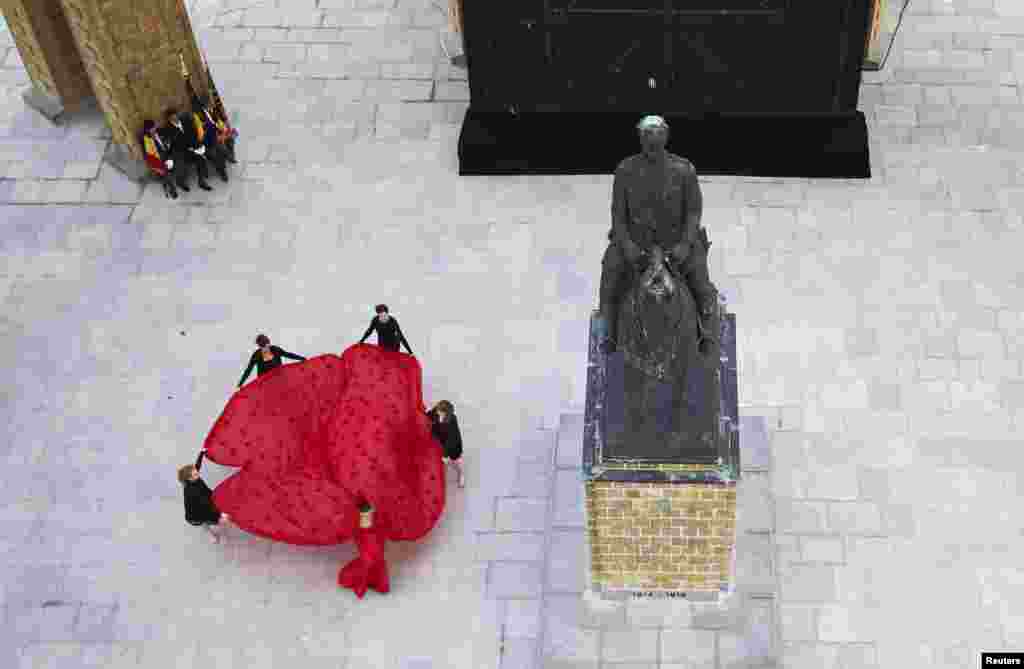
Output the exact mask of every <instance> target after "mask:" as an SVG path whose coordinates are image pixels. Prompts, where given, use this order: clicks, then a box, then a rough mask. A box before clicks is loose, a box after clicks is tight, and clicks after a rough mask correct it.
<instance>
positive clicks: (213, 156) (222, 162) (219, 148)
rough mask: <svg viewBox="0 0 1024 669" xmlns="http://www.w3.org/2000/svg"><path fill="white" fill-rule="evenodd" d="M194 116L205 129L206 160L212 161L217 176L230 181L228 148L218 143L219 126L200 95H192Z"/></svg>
mask: <svg viewBox="0 0 1024 669" xmlns="http://www.w3.org/2000/svg"><path fill="white" fill-rule="evenodd" d="M192 115H193V117H194V118H195V120H196V122H197V123H198V124H200V125H201V126H202V128H203V146H205V147H206V159H207V160H209V161H210V163H211V164H212V165H213V167H214V169H215V170H217V174H218V175H219V176H220V178H221V179H223V180H224V182H225V183H227V181H228V169H227V163H228V155H227V148H226V147H225V146H224V145H222V144H221V143H220V142H218V141H217V124H216V123H214V121H213V115H212V114H210V110H209V108H208V107H207V105H206V103H205V102H204V101H203V99H202V98H200V97H199V96H198V95H195V94H193V95H192Z"/></svg>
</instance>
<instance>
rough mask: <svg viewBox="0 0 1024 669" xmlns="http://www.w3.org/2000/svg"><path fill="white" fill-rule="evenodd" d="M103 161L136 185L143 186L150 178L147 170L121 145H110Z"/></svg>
mask: <svg viewBox="0 0 1024 669" xmlns="http://www.w3.org/2000/svg"><path fill="white" fill-rule="evenodd" d="M103 161H104V162H106V163H107V164H109V165H110V166H111V167H113V168H114V169H115V170H117V171H118V172H120V173H121V174H123V175H125V176H126V177H128V178H129V179H131V180H132V181H135V182H136V183H140V184H144V183H146V182H148V181H149V180H150V179H151V178H152V177H151V175H150V172H149V168H148V167H146V165H145V164H144V163H143V162H142V161H141V160H139V159H137V158H135V157H134V156H133V155H132V154H131V153H130V152H129V151H128V148H127V147H125V146H124V145H123V144H117V143H111V144H110V147H109V148H108V149H107V153H106V155H104V156H103Z"/></svg>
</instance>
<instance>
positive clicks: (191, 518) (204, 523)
mask: <svg viewBox="0 0 1024 669" xmlns="http://www.w3.org/2000/svg"><path fill="white" fill-rule="evenodd" d="M205 456H206V449H205V448H204V449H203V450H201V451H199V457H198V458H196V463H195V464H194V465H185V466H184V467H182V468H181V469H179V470H178V481H179V482H180V483H181V485H182V486H183V487H184V489H185V520H186V521H187V522H188V524H189V525H194V526H196V527H205V528H206V531H207V532H209V533H210V539H211V540H212V541H213V542H214V543H220V537H221V535H220V534H218V533H217V532H214V531H213V528H214V527H217V526H221V525H225V524H226V523H229V522H231V517H230V516H228V514H226V513H221V511H220V510H219V509H218V508H217V505H216V504H214V502H213V491H212V490H210V486H208V485H206V482H205V481H203V479H201V478H199V468H200V467H202V466H203V458H204V457H205ZM221 532H223V530H221Z"/></svg>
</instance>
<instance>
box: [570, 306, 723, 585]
mask: <svg viewBox="0 0 1024 669" xmlns="http://www.w3.org/2000/svg"><path fill="white" fill-rule="evenodd" d="M719 316H720V317H719V322H720V325H721V328H720V329H721V333H720V334H721V339H720V341H721V356H720V365H719V367H718V370H717V374H718V379H719V381H720V383H717V384H716V388H718V389H719V390H718V391H717V392H718V394H719V398H718V399H719V403H718V404H719V411H720V416H721V429H720V431H719V433H718V434H717V435H716V438H715V439H713V440H712V441H713V443H712V444H709V446H708V448H709V453H707V454H701V457H700V458H699V460H700V462H696V463H695V462H654V461H650V460H645V461H643V462H629V461H623V460H621V459H619V460H615V461H611V460H608V459H607V458H605V457H604V455H603V451H602V448H603V446H604V435H605V428H604V409H605V407H606V404H607V403H606V391H607V385H606V383H605V369H606V363H607V360H606V357H605V355H604V354H603V352H602V351H601V350H600V347H599V342H600V341H601V340H602V339H603V334H604V327H605V325H604V322H603V320H602V319H601V317H600V316H599V315H598V314H597V312H595V314H594V315H593V316H592V318H591V332H590V352H589V359H588V367H589V369H588V378H587V407H586V415H585V419H584V420H585V426H584V437H583V442H584V443H583V479H584V483H583V485H584V490H585V509H586V527H587V534H588V542H587V549H588V558H589V559H588V560H587V563H588V570H589V574H588V575H587V579H586V582H587V584H588V588H589V592H588V599H589V600H590V601H595V602H596V601H600V600H601V599H621V598H628V597H679V598H686V599H689V600H695V601H720V600H721V599H722V598H724V597H727V596H728V595H729V594H731V593H732V591H733V589H734V587H735V573H736V571H735V547H736V481H737V478H738V476H739V469H740V467H739V433H738V425H739V421H738V416H737V413H738V411H737V407H736V363H735V361H736V342H735V316H733V315H732V314H729V313H727V312H726V310H725V305H724V301H723V302H722V303H721V305H720V313H719ZM709 461H710V462H712V463H713V464H708V463H709Z"/></svg>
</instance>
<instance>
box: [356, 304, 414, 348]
mask: <svg viewBox="0 0 1024 669" xmlns="http://www.w3.org/2000/svg"><path fill="white" fill-rule="evenodd" d="M374 311H376V312H377V315H376V316H374V317H373V320H372V321H370V326H369V327H368V328H366V332H364V333H363V338H362V339H360V340H359V343H360V344H362V343H363V342H364V341H366V338H367V337H369V336H370V334H371V333H372V332H373V331H374V330H376V331H377V345H378V346H380V347H381V348H385V349H387V350H389V351H396V352H397V351H398V345H399V344H402V345H404V346H405V350H406V351H408V352H409V355H412V347H410V346H409V342H407V341H406V340H405V335H404V334H402V328H401V327H399V325H398V319H397V318H395V317H394V316H392V315H391V314H390V313H388V305H386V304H378V305H377V306H376V307H375V308H374Z"/></svg>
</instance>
